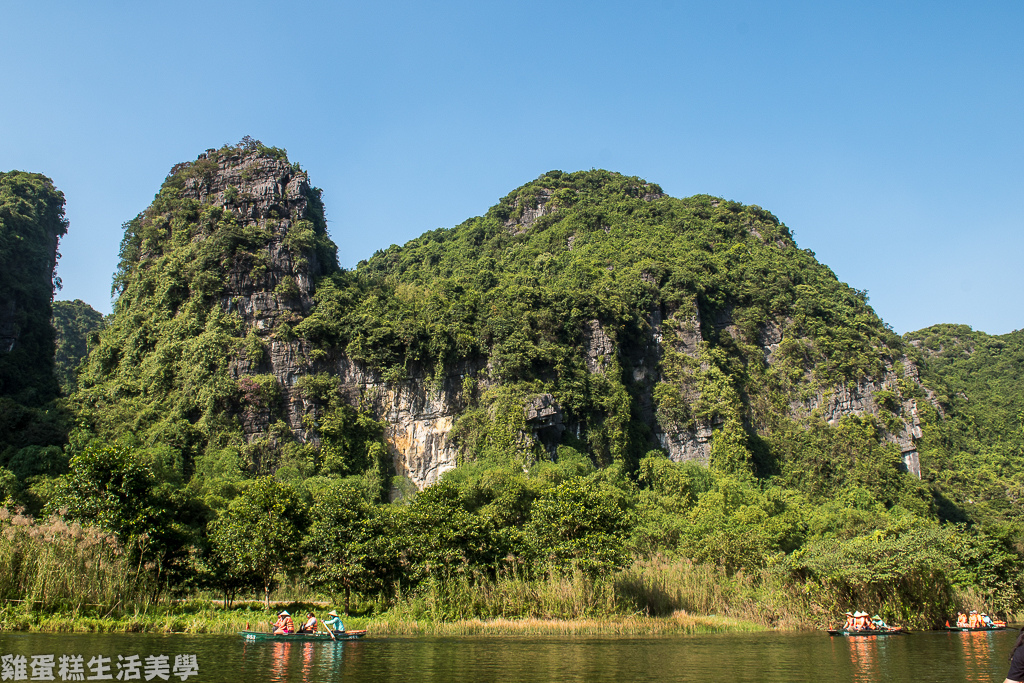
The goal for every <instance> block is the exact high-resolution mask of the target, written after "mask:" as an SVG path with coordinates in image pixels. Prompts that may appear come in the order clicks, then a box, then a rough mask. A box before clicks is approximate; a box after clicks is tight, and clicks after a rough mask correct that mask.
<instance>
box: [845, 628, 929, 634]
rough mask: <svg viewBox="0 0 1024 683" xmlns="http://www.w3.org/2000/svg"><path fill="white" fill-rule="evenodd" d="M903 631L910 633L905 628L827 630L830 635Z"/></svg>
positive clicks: (898, 632)
mask: <svg viewBox="0 0 1024 683" xmlns="http://www.w3.org/2000/svg"><path fill="white" fill-rule="evenodd" d="M904 633H910V631H909V630H908V629H905V628H887V629H882V628H878V629H875V628H864V629H860V628H838V629H829V630H828V634H829V635H830V636H898V635H902V634H904Z"/></svg>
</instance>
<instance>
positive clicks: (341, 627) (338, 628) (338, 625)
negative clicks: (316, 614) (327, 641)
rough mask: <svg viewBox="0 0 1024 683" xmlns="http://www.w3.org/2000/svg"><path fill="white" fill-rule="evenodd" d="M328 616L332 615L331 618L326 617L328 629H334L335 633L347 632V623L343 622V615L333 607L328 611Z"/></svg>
mask: <svg viewBox="0 0 1024 683" xmlns="http://www.w3.org/2000/svg"><path fill="white" fill-rule="evenodd" d="M327 616H329V617H331V618H330V619H324V626H326V627H327V630H329V631H334V632H335V633H344V632H345V624H343V623H342V622H341V617H339V616H338V613H337V612H335V611H334V610H333V609H332V610H331V611H330V612H328V613H327Z"/></svg>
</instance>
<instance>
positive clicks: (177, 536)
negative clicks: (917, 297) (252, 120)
mask: <svg viewBox="0 0 1024 683" xmlns="http://www.w3.org/2000/svg"><path fill="white" fill-rule="evenodd" d="M261 173H262V174H263V175H259V176H258V174H261ZM254 174H256V175H254ZM257 176H258V177H257ZM292 181H295V182H294V183H293V182H292ZM300 207H301V208H300ZM114 287H115V294H116V296H117V299H116V303H115V308H114V314H113V316H112V317H111V319H110V320H109V323H108V324H106V325H105V326H103V328H102V329H100V330H99V331H98V332H95V333H89V334H92V341H91V342H90V343H89V352H88V356H87V358H86V360H85V362H84V363H83V364H82V365H81V369H80V371H79V373H78V375H77V382H78V385H77V386H78V388H77V390H76V391H75V392H74V393H73V394H72V396H71V397H70V398H69V400H68V404H69V406H70V409H71V410H73V412H74V415H75V425H76V428H75V430H74V431H73V432H72V434H71V439H70V444H69V445H68V446H67V448H66V449H64V450H63V451H61V450H60V449H57V450H56V453H53V454H51V456H53V457H51V458H50V460H46V459H42V458H40V459H37V460H36V461H33V462H36V463H48V464H46V465H45V467H44V468H43V470H45V471H43V470H41V471H38V472H36V471H35V470H32V471H31V473H30V471H29V469H27V465H25V464H21V465H19V467H21V468H22V469H19V470H17V471H15V468H14V467H10V468H9V469H10V470H11V472H10V473H9V474H8V475H7V480H0V486H5V485H6V486H8V490H9V493H8V495H9V496H10V497H11V498H12V500H14V501H15V502H19V503H21V504H24V505H27V506H29V509H30V510H31V511H33V512H40V511H45V513H46V514H48V515H63V516H64V518H66V519H68V520H71V521H74V522H75V523H78V524H82V525H85V528H86V529H90V530H92V531H89V533H92V534H94V535H95V536H96V537H97V538H98V537H100V536H102V537H104V538H113V539H114V540H113V541H112V542H115V543H116V544H117V547H118V548H119V552H120V553H122V554H123V555H124V556H126V557H130V558H132V560H133V561H138V564H137V565H136V566H137V567H145V568H146V570H145V571H139V572H138V573H137V576H136V581H135V583H134V584H133V585H132V586H131V587H130V588H128V589H124V590H125V594H126V595H128V594H131V595H133V596H134V597H133V598H132V599H134V600H136V601H140V602H143V601H145V600H147V599H149V598H147V597H146V596H153V595H166V594H168V593H173V592H178V593H190V592H195V591H202V590H208V591H213V592H219V593H221V594H223V595H224V596H225V597H226V598H227V599H228V600H232V599H234V598H236V597H238V596H242V595H247V594H248V595H258V596H259V598H260V599H263V600H268V599H270V597H271V595H272V594H273V592H274V590H275V587H276V586H283V588H280V589H279V590H287V591H291V593H293V594H294V593H296V592H300V593H304V594H305V595H306V596H312V595H314V594H317V593H318V592H319V594H324V595H329V596H331V597H333V598H335V599H338V600H339V601H341V600H343V601H344V604H345V606H346V609H349V608H351V609H352V610H357V611H361V612H374V613H381V612H384V611H390V612H391V613H393V614H400V615H405V616H408V617H410V618H429V619H434V620H454V619H465V618H471V617H474V616H480V617H505V618H508V617H564V618H579V617H584V616H588V615H595V614H598V615H600V614H633V613H636V612H644V613H646V614H648V615H655V616H666V615H670V614H672V613H674V612H675V611H677V610H686V611H691V612H703V613H710V612H714V613H717V614H728V615H731V616H735V617H740V618H745V619H750V620H752V621H756V622H758V623H761V624H766V625H790V626H796V625H803V626H808V625H812V624H821V623H823V622H825V621H828V620H829V619H830V618H831V617H832V616H833V615H834V613H835V610H837V609H839V608H848V607H857V608H861V609H865V608H867V609H871V610H877V611H879V612H883V613H884V614H885V616H886V617H887V618H889V619H890V620H893V621H905V622H909V623H912V624H917V625H926V624H936V623H941V621H942V620H943V619H945V618H946V617H947V616H948V614H949V611H950V610H952V609H954V608H956V607H958V606H959V607H970V608H978V609H982V608H987V609H988V610H989V611H996V610H998V611H1002V612H1004V613H1006V612H1012V611H1019V610H1020V609H1021V608H1022V607H1024V605H1022V603H1021V594H1022V593H1021V591H1022V588H1024V582H1022V579H1021V576H1024V574H1022V572H1021V570H1022V569H1024V527H1022V526H1021V521H1022V520H1021V518H1020V515H1019V512H1020V510H1019V505H1020V503H1019V502H1018V500H1017V498H1016V495H1015V492H1016V491H1018V490H1019V483H1018V482H1019V481H1020V476H1021V475H1020V468H1019V467H1018V465H1017V463H1018V462H1019V456H1020V446H1021V439H1022V436H1024V435H1022V433H1021V429H1020V421H1021V410H1022V409H1024V406H1022V405H1021V397H1020V395H1019V391H1018V390H1016V388H1015V387H1016V383H1017V382H1016V380H1017V374H1016V373H1017V372H1018V369H1019V367H1020V366H1019V363H1017V361H1016V358H1017V356H1016V355H1015V354H1017V351H1016V349H1017V348H1018V345H1017V343H1016V342H1017V337H1015V336H1013V335H1007V336H1006V338H990V337H987V336H985V335H981V334H980V333H971V332H970V330H967V329H965V328H955V329H954V328H951V327H938V328H931V330H930V331H923V332H922V333H916V334H915V335H909V336H908V337H907V339H900V338H899V337H897V336H896V335H895V334H893V332H892V331H891V330H890V329H889V328H888V327H887V326H886V325H885V324H884V323H883V322H882V321H881V320H880V319H879V318H878V317H877V316H876V315H875V314H874V312H873V311H872V309H871V308H870V306H869V305H868V303H867V297H866V295H865V293H864V292H861V291H858V290H856V289H852V288H850V287H848V286H847V285H845V284H844V283H841V282H839V281H838V280H837V279H836V277H835V275H834V274H833V273H832V272H831V271H830V270H829V269H828V268H827V267H826V266H824V265H822V264H820V263H818V262H817V261H816V260H815V258H814V255H813V254H812V253H811V252H809V251H806V250H801V249H799V248H798V247H797V246H796V244H795V243H794V240H793V238H792V235H791V234H790V231H789V230H788V229H787V228H786V226H785V225H783V224H782V223H781V222H780V221H779V220H778V219H777V218H776V217H775V216H773V215H772V214H770V213H769V212H767V211H765V210H763V209H761V208H759V207H756V206H744V205H742V204H738V203H735V202H730V201H726V200H722V199H717V198H714V197H710V196H704V195H700V196H696V197H690V198H687V199H675V198H672V197H668V196H665V195H664V194H663V193H662V192H661V189H660V188H659V187H658V186H656V185H652V184H649V183H647V182H645V181H643V180H641V179H639V178H633V177H626V176H621V175H618V174H615V173H609V172H606V171H588V172H579V173H562V172H558V171H554V172H551V173H547V174H545V175H544V176H541V177H540V178H538V179H537V180H535V181H533V182H531V183H528V184H527V185H525V186H523V187H521V188H519V189H518V190H516V191H514V192H512V193H511V194H509V195H508V196H506V197H505V198H503V199H502V200H500V202H499V203H498V204H497V205H496V206H494V207H492V208H491V209H490V210H489V211H488V212H487V213H486V214H484V215H483V216H480V217H477V218H472V219H470V220H468V221H466V222H464V223H463V224H461V225H459V226H456V227H454V228H450V229H440V230H435V231H432V232H429V233H426V234H424V235H422V236H421V237H419V238H417V239H415V240H413V241H411V242H409V243H408V244H406V245H405V246H402V247H398V246H392V247H391V248H389V249H387V250H383V251H380V252H378V253H376V254H375V255H374V256H373V257H372V258H370V259H369V260H368V261H366V262H363V263H361V264H360V265H359V267H357V268H356V269H354V270H350V271H346V270H342V269H339V268H338V267H337V263H336V257H335V248H334V245H333V243H331V242H330V240H329V238H328V237H327V233H326V221H325V218H324V209H323V205H322V203H321V202H320V195H319V192H318V191H317V190H315V189H312V188H309V187H308V185H306V184H305V176H304V174H302V172H301V170H300V169H299V168H298V167H297V165H293V164H290V163H289V162H288V160H287V157H286V155H285V154H284V152H283V151H282V150H278V149H276V148H269V147H265V146H263V145H262V144H260V143H258V142H257V141H252V140H247V141H243V143H242V144H240V145H239V146H235V147H225V148H222V149H220V150H216V151H212V152H210V153H208V154H206V155H203V156H201V157H200V159H199V160H197V161H196V162H193V163H190V164H182V165H179V166H177V167H175V169H174V170H173V171H172V173H171V175H169V176H168V178H167V180H166V181H165V183H164V185H163V187H162V188H161V190H160V192H159V194H158V195H157V196H156V198H155V199H154V202H153V204H152V205H151V206H150V207H149V208H148V209H147V210H146V211H144V212H143V213H142V214H140V215H139V216H138V217H137V218H135V219H133V220H132V221H129V222H128V223H126V224H125V238H124V241H123V243H122V248H121V264H120V266H119V269H118V272H117V274H116V275H115V280H114ZM69 308H70V307H69ZM76 311H77V312H76ZM86 313H87V312H86V311H84V310H82V309H75V310H70V311H66V312H63V313H62V314H61V315H63V316H64V317H65V319H70V320H71V321H72V323H71V324H70V325H67V324H66V328H67V327H70V328H73V329H74V330H81V329H85V328H86V327H88V318H87V316H86ZM67 334H68V338H71V334H70V333H67ZM76 334H78V332H76ZM1011 337H1012V338H1011ZM905 354H909V358H907V357H905ZM72 357H73V354H71V353H68V355H67V358H68V359H69V360H68V363H67V365H62V368H63V369H64V370H63V372H64V373H65V374H63V375H62V376H63V377H64V379H65V381H69V380H70V379H73V376H70V375H68V374H66V371H67V368H69V367H70V366H71V365H72V363H71V362H70V359H71V358H72ZM915 359H916V360H915ZM918 366H920V367H921V382H919V381H918V375H917V368H918ZM51 372H52V367H51ZM345 373H349V374H354V375H358V376H359V377H360V378H363V379H360V380H358V381H356V380H352V379H351V378H349V377H342V375H343V374H345ZM366 378H370V379H366ZM359 382H363V384H359ZM346 383H347V384H346ZM395 396H413V397H414V400H412V401H411V402H412V403H415V402H416V401H420V402H430V401H437V402H440V401H442V400H443V401H447V402H449V404H451V405H455V406H456V409H455V410H454V415H451V419H452V428H451V431H450V433H448V435H447V438H449V439H450V440H451V441H452V443H454V444H455V445H456V447H457V449H458V458H459V466H458V467H457V468H455V469H454V470H452V471H450V472H447V473H446V474H445V475H444V476H443V477H442V478H441V479H440V481H439V482H438V483H436V484H434V485H432V486H429V487H427V488H425V489H424V490H422V491H419V492H416V491H415V490H413V489H411V488H410V486H411V482H410V481H409V480H408V479H403V478H402V477H397V476H396V477H394V478H392V476H393V475H395V474H397V472H395V471H394V470H393V469H392V465H393V462H394V461H393V459H392V457H391V456H392V455H393V453H392V452H389V450H388V448H389V444H390V445H391V447H392V448H394V444H393V441H394V440H395V439H396V438H397V437H395V432H394V431H393V430H391V428H392V427H394V425H389V424H388V423H387V422H386V420H387V419H391V418H389V415H393V413H388V411H387V410H382V409H381V408H380V406H381V405H384V403H385V401H387V400H390V398H389V397H392V398H393V397H395ZM930 397H934V398H935V400H936V404H935V405H933V403H932V398H930ZM530 405H541V406H545V407H546V408H547V409H550V410H552V411H554V413H555V414H557V417H558V421H557V423H543V424H542V423H541V422H538V421H537V420H536V419H534V418H531V417H529V415H528V412H527V407H528V406H530ZM936 405H937V406H938V407H936ZM424 412H425V414H427V413H429V411H424ZM447 418H448V416H447V415H446V416H444V418H443V419H447ZM435 419H438V420H439V421H440V420H441V419H442V418H438V417H437V416H436V415H433V414H427V416H426V417H425V418H424V420H423V422H424V423H425V422H428V421H430V420H435ZM915 420H916V422H915ZM918 425H919V426H920V429H921V430H923V436H922V437H920V438H918V437H916V436H915V437H912V434H913V430H914V429H916V428H917V427H918ZM389 430H391V431H389ZM403 438H407V437H403ZM389 439H391V440H392V441H389ZM915 440H916V441H915ZM915 443H916V444H917V446H916V447H917V449H918V450H919V451H920V465H921V470H922V474H923V476H922V478H921V479H918V478H917V477H915V476H913V475H912V474H910V473H908V472H906V471H905V470H906V469H907V467H908V466H909V461H913V456H915V455H916V453H915V452H914V451H913V448H914V447H915ZM669 453H672V455H673V458H675V460H689V461H685V462H677V461H674V460H673V459H670V458H669V457H667V456H668V454H669ZM58 456H59V457H58ZM62 458H63V460H62ZM68 460H70V463H71V469H70V471H68V472H67V473H65V474H61V473H63V472H65V464H64V463H66V462H67V461H68ZM33 466H37V467H38V465H33ZM58 474H61V476H59V477H58V478H54V477H55V475H58ZM0 475H3V471H0ZM33 476H34V477H37V478H36V479H31V477H33ZM972 477H973V479H972ZM4 481H7V482H8V483H7V484H4ZM389 485H390V486H389ZM389 489H390V490H391V491H392V493H393V497H394V502H386V501H387V500H388V498H389V496H388V491H389ZM1007 492H1009V493H1007ZM12 519H13V518H11V517H9V516H8V517H0V526H3V525H5V524H6V525H13V524H14V522H13V521H12ZM53 519H56V517H54V518H53ZM52 523H56V522H47V524H52ZM36 524H42V523H41V522H40V523H36ZM23 525H24V524H23ZM29 536H30V535H28V536H26V535H24V534H22V535H18V534H10V535H0V569H3V568H6V569H8V570H9V571H11V572H14V573H12V574H11V575H12V576H19V577H23V576H25V574H24V570H23V568H22V566H21V565H18V566H15V565H16V563H17V562H18V561H19V560H17V558H18V557H20V556H21V555H19V553H24V552H26V551H27V549H28V548H29V547H30V546H31V542H32V541H31V540H30V538H29ZM3 539H6V540H3ZM4 544H6V545H4ZM19 544H20V545H19ZM67 552H68V553H69V555H68V558H69V559H68V560H67V561H68V563H69V566H71V565H73V564H74V563H75V562H79V561H84V560H81V558H82V557H83V552H84V550H82V549H80V548H77V547H74V544H69V545H68V549H67ZM103 562H111V563H112V562H113V560H109V558H104V559H103ZM111 566H113V564H111ZM19 581H20V583H19ZM32 585H34V584H32V583H31V582H29V581H28V579H27V578H26V579H18V581H13V580H12V581H10V582H8V583H6V584H0V591H5V592H0V598H18V597H19V596H28V595H30V594H32V595H34V593H32V591H33V590H35V589H34V588H31V586H32ZM106 590H107V589H106V588H104V587H103V586H98V587H96V588H95V590H93V591H92V593H91V594H96V595H102V594H105V591H106ZM133 591H134V592H133Z"/></svg>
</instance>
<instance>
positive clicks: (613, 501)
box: [525, 478, 631, 576]
mask: <svg viewBox="0 0 1024 683" xmlns="http://www.w3.org/2000/svg"><path fill="white" fill-rule="evenodd" d="M630 516H631V515H630V512H629V510H628V506H627V500H626V498H625V496H624V495H623V494H622V492H621V491H619V490H617V489H615V488H613V487H610V486H597V485H595V484H594V483H592V482H589V481H587V480H585V479H582V478H575V479H569V480H567V481H564V482H562V483H561V484H558V485H557V486H554V487H551V488H549V489H547V490H546V491H544V492H543V493H542V494H541V496H540V497H539V498H538V499H537V500H536V501H534V503H533V510H532V515H531V518H530V522H529V523H528V524H527V526H526V530H525V533H526V538H527V540H528V543H529V544H530V546H531V549H532V552H533V554H534V556H535V557H536V558H537V560H538V561H539V562H540V563H541V564H542V565H543V566H545V567H547V568H549V569H551V570H553V571H557V572H571V571H573V570H580V571H583V572H585V573H587V574H590V575H594V576H596V575H601V574H606V573H608V572H610V571H612V570H614V569H617V568H619V567H621V566H622V564H623V563H624V562H625V560H626V545H625V539H626V535H627V530H628V529H629V527H630Z"/></svg>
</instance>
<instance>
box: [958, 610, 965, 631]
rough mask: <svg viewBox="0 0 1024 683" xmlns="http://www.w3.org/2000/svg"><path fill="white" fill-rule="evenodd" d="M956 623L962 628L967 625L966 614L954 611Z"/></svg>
mask: <svg viewBox="0 0 1024 683" xmlns="http://www.w3.org/2000/svg"><path fill="white" fill-rule="evenodd" d="M956 625H957V626H958V627H959V628H963V627H964V626H967V615H966V614H964V613H963V612H957V613H956Z"/></svg>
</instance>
